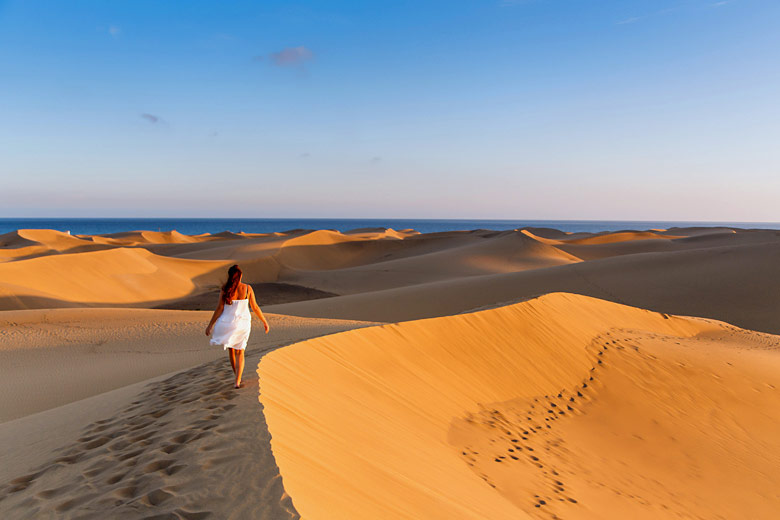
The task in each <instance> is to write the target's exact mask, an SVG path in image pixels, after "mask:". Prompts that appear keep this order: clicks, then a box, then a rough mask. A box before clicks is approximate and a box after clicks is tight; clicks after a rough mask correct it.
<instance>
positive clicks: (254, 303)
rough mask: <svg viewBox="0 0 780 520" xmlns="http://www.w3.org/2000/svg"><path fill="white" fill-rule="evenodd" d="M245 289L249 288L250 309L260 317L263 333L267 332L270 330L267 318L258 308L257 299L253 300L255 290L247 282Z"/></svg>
mask: <svg viewBox="0 0 780 520" xmlns="http://www.w3.org/2000/svg"><path fill="white" fill-rule="evenodd" d="M247 289H249V306H250V307H252V310H253V311H255V314H257V317H258V318H260V321H262V322H263V327H265V333H266V334H268V331H269V330H270V329H269V327H268V320H266V319H265V316H263V311H261V310H260V307H258V305H257V300H255V291H254V290H253V289H252V286H251V285H249V284H247Z"/></svg>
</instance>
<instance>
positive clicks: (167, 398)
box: [0, 309, 369, 519]
mask: <svg viewBox="0 0 780 520" xmlns="http://www.w3.org/2000/svg"><path fill="white" fill-rule="evenodd" d="M209 315H210V313H207V312H181V311H152V310H140V309H58V310H51V311H41V310H32V311H6V312H2V313H0V320H2V321H0V366H2V367H3V378H2V379H1V380H0V411H2V416H0V446H2V447H3V450H2V464H0V518H4V519H5V518H9V519H21V518H34V519H38V518H96V519H103V518H107V517H110V518H147V517H149V516H154V515H163V516H164V515H169V516H171V515H172V516H176V517H181V518H204V517H205V516H207V514H212V515H213V516H216V517H218V518H227V517H231V515H232V517H235V518H247V517H253V518H297V513H295V509H294V507H293V506H292V505H291V504H290V500H289V497H287V495H286V494H285V492H284V489H283V488H282V485H281V479H280V477H279V475H278V469H277V467H276V464H275V462H274V460H273V456H272V455H271V452H270V448H269V447H268V433H267V430H266V428H265V423H264V419H263V416H262V413H261V411H260V409H259V408H258V406H257V378H256V377H255V376H254V373H253V370H252V366H256V365H257V362H258V360H259V359H260V357H261V356H262V355H263V354H264V353H265V352H268V351H270V350H273V349H275V348H278V347H279V346H281V345H285V344H288V343H291V342H294V341H300V340H301V339H305V338H309V337H313V336H317V335H322V334H328V333H332V332H338V331H343V330H346V329H350V328H354V327H360V326H366V325H369V324H365V323H355V322H346V321H335V320H310V319H302V318H291V317H285V316H274V315H269V316H268V317H269V320H270V321H271V324H272V327H273V329H272V332H271V333H270V334H268V335H264V334H260V333H254V334H253V336H252V337H251V338H250V343H249V347H248V351H247V363H248V365H247V370H246V377H245V379H244V380H245V383H246V386H245V388H242V389H241V390H239V391H236V390H234V389H233V388H232V384H231V377H230V375H229V373H230V366H229V364H228V363H227V361H226V360H227V356H226V354H225V353H224V352H223V351H222V349H221V348H218V347H213V346H211V345H209V344H208V341H207V338H206V337H205V336H204V335H203V328H204V327H205V323H206V322H207V321H208V318H209ZM190 367H193V368H190ZM182 368H187V370H184V371H182V372H178V373H176V372H174V371H176V370H181V369H182ZM171 372H174V373H172V374H171ZM164 374H168V375H164ZM161 375H162V377H159V376H161ZM150 378H152V379H150ZM238 502H240V503H238ZM107 515H108V516H107Z"/></svg>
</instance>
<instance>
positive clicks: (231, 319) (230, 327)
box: [210, 294, 252, 350]
mask: <svg viewBox="0 0 780 520" xmlns="http://www.w3.org/2000/svg"><path fill="white" fill-rule="evenodd" d="M251 328H252V315H251V314H250V313H249V295H248V294H247V297H246V298H244V299H243V300H233V302H232V303H230V304H228V303H226V304H225V307H224V309H223V310H222V314H221V315H220V316H219V318H217V321H216V323H214V330H213V331H212V333H211V341H210V343H211V344H212V345H222V346H223V349H224V350H227V349H229V348H234V349H236V350H244V349H245V348H246V342H247V341H249V332H250V330H251Z"/></svg>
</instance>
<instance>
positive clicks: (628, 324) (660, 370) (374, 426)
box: [258, 293, 780, 519]
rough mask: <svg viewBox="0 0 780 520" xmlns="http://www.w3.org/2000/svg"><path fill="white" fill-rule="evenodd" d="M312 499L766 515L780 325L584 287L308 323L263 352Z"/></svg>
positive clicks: (438, 514)
mask: <svg viewBox="0 0 780 520" xmlns="http://www.w3.org/2000/svg"><path fill="white" fill-rule="evenodd" d="M258 373H259V376H260V381H261V383H260V400H261V402H262V403H263V406H264V409H265V415H266V418H267V422H268V426H269V429H270V432H271V446H272V449H273V453H274V456H275V457H276V460H277V463H278V464H279V467H280V469H281V474H282V478H283V479H284V483H285V489H286V490H287V492H288V493H289V494H290V495H291V496H292V497H293V501H294V503H295V505H296V507H297V509H298V511H299V513H300V514H301V515H302V517H304V518H311V519H316V518H410V519H411V518H448V519H455V518H491V519H499V518H514V519H517V518H648V519H651V518H729V519H733V518H745V519H747V518H771V517H772V515H775V514H776V513H777V511H778V509H779V508H780V493H778V489H777V482H778V480H779V479H780V436H778V435H777V434H778V426H777V425H778V424H780V392H778V391H777V389H778V386H780V338H777V337H775V336H771V335H768V334H760V333H755V332H751V331H745V330H742V329H738V328H736V327H733V326H731V325H728V324H725V323H722V322H717V321H714V320H705V319H698V318H684V317H676V316H669V315H663V314H659V313H655V312H651V311H647V310H642V309H635V308H631V307H626V306H622V305H619V304H615V303H611V302H604V301H601V300H596V299H592V298H588V297H584V296H578V295H570V294H560V293H558V294H550V295H546V296H543V297H541V298H539V299H535V300H531V301H528V302H524V303H519V304H515V305H512V306H507V307H502V308H498V309H492V310H486V311H481V312H477V313H473V314H462V315H458V316H449V317H441V318H432V319H428V320H418V321H411V322H405V323H400V324H395V325H384V326H381V327H371V328H367V329H362V330H356V331H350V332H345V333H342V334H338V335H334V336H327V337H322V338H317V339H312V340H309V341H305V342H302V343H299V344H297V345H294V346H291V347H288V348H285V349H281V350H277V351H275V352H273V353H271V354H269V355H268V356H266V357H265V358H264V359H263V360H262V361H261V362H260V365H259V369H258Z"/></svg>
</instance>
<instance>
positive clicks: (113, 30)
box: [108, 25, 122, 38]
mask: <svg viewBox="0 0 780 520" xmlns="http://www.w3.org/2000/svg"><path fill="white" fill-rule="evenodd" d="M108 34H110V35H111V36H113V37H114V38H118V37H119V35H120V34H122V28H121V27H119V26H117V25H110V26H109V27H108Z"/></svg>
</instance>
